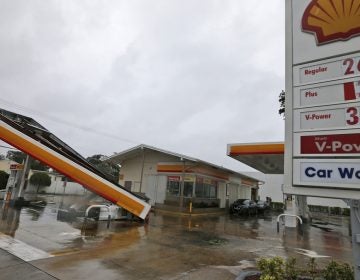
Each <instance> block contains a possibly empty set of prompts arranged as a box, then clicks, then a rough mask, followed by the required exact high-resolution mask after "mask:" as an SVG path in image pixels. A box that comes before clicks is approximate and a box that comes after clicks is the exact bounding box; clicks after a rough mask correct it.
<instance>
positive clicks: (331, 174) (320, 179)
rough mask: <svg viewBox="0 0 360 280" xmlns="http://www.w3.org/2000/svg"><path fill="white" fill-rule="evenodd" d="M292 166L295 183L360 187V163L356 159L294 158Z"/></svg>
mask: <svg viewBox="0 0 360 280" xmlns="http://www.w3.org/2000/svg"><path fill="white" fill-rule="evenodd" d="M294 166H296V167H297V168H296V169H295V170H296V172H295V173H294V183H295V184H297V185H314V186H329V187H338V188H344V187H345V188H356V189H360V163H359V162H358V161H356V160H342V161H341V160H312V161H310V160H295V161H294ZM350 185H351V186H350Z"/></svg>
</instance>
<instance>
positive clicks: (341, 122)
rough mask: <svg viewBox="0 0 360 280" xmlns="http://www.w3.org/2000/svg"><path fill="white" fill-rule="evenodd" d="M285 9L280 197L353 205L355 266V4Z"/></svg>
mask: <svg viewBox="0 0 360 280" xmlns="http://www.w3.org/2000/svg"><path fill="white" fill-rule="evenodd" d="M285 7H286V77H285V78H286V89H285V91H286V97H285V102H286V103H285V108H286V114H285V166H284V169H285V182H284V193H287V194H294V195H302V196H315V197H328V198H342V199H351V200H354V201H355V202H353V203H352V204H351V207H352V208H351V210H352V211H351V212H352V225H353V233H355V234H354V235H355V236H356V237H357V238H355V239H353V241H354V243H353V244H354V245H353V248H354V257H355V262H356V264H360V246H359V243H360V221H358V220H357V219H356V217H359V216H360V203H358V202H359V201H360V20H359V19H360V1H353V0H321V1H320V0H289V1H286V6H285ZM354 213H356V214H357V215H355V214H354ZM354 230H355V231H354ZM358 242H359V243H358ZM356 267H357V266H356ZM356 275H357V278H356V279H360V274H359V271H358V269H356Z"/></svg>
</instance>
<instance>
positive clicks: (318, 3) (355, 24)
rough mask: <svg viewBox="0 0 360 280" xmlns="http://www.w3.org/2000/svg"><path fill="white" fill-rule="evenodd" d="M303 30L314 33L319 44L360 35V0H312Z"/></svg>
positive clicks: (303, 18)
mask: <svg viewBox="0 0 360 280" xmlns="http://www.w3.org/2000/svg"><path fill="white" fill-rule="evenodd" d="M302 30H303V31H305V32H310V33H314V34H315V37H316V40H317V43H318V45H320V44H325V43H329V42H333V41H339V40H341V41H345V40H348V39H350V38H352V37H354V36H359V35H360V0H312V1H311V2H310V4H309V6H307V8H306V10H305V12H304V15H303V17H302Z"/></svg>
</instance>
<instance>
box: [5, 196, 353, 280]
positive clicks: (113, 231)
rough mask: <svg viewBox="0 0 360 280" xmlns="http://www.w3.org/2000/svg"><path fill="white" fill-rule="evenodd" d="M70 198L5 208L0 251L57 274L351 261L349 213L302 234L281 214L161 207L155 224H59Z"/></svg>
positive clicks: (152, 275) (202, 272)
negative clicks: (194, 212)
mask: <svg viewBox="0 0 360 280" xmlns="http://www.w3.org/2000/svg"><path fill="white" fill-rule="evenodd" d="M64 199H65V200H68V201H71V199H74V198H71V197H65V198H64V197H55V198H51V199H49V198H48V201H49V202H50V203H48V205H47V206H46V207H45V208H30V207H25V208H22V209H21V210H15V209H12V208H8V209H6V208H4V207H3V206H2V207H1V211H0V217H1V221H0V232H1V234H0V237H1V238H0V248H2V249H3V250H5V251H7V252H10V253H11V254H12V255H15V256H18V257H19V258H21V259H22V260H24V261H26V262H27V263H28V264H31V266H33V267H34V268H36V269H38V270H39V271H41V272H44V273H46V274H47V275H48V276H51V277H54V278H55V279H85V278H86V279H101V278H104V279H235V278H236V277H237V275H239V273H240V272H241V271H243V270H246V269H251V268H252V267H254V265H255V261H256V259H258V258H259V257H263V256H264V257H265V256H283V257H289V256H294V257H296V258H297V259H298V262H299V263H303V264H304V265H306V262H307V261H308V260H309V258H310V257H315V258H317V260H318V263H319V264H320V265H321V264H322V263H324V262H326V261H328V260H330V259H335V260H338V261H343V262H349V263H351V262H352V252H351V238H350V237H349V230H348V225H349V220H348V218H346V217H334V216H327V215H323V216H321V217H317V218H315V219H314V220H313V222H312V224H311V225H306V226H305V227H304V233H303V234H300V233H299V232H298V231H297V230H295V229H286V230H285V229H284V227H283V226H281V229H280V233H277V231H276V215H277V214H276V213H268V214H262V215H258V216H251V217H249V216H244V217H232V216H229V215H222V216H216V217H215V216H191V217H188V216H175V215H169V214H164V213H161V212H156V211H155V212H153V213H151V216H150V221H149V223H148V224H141V223H137V222H128V221H113V222H111V224H110V228H109V229H108V228H107V227H106V222H98V223H96V224H94V225H93V227H89V226H84V225H83V224H81V223H79V222H72V223H70V222H65V221H58V220H57V211H58V208H59V204H60V202H63V200H64ZM14 268H15V267H14ZM1 272H2V271H1V269H0V273H1ZM14 273H15V272H14ZM23 276H24V277H25V276H26V275H23ZM19 277H20V278H19ZM17 279H22V278H21V276H17ZM23 279H28V278H23Z"/></svg>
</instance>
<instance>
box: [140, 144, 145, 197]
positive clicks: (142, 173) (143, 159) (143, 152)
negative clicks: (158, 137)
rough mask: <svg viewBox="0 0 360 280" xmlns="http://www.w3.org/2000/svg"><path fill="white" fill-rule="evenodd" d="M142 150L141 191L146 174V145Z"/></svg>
mask: <svg viewBox="0 0 360 280" xmlns="http://www.w3.org/2000/svg"><path fill="white" fill-rule="evenodd" d="M141 150H142V163H141V174H140V190H139V192H140V193H141V189H142V183H143V176H144V164H145V151H144V147H141Z"/></svg>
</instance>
